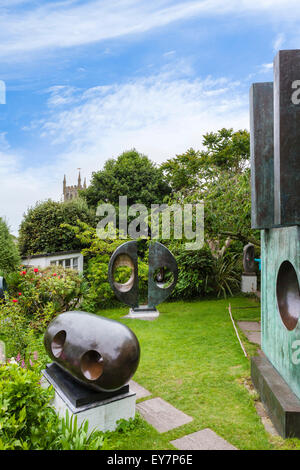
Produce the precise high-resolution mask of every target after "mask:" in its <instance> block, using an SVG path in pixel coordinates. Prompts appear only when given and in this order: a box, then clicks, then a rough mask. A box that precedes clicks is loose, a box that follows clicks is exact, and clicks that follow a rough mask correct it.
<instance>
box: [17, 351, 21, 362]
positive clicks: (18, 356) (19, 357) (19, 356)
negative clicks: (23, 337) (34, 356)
mask: <svg viewBox="0 0 300 470" xmlns="http://www.w3.org/2000/svg"><path fill="white" fill-rule="evenodd" d="M20 359H21V354H20V353H18V354H17V357H16V361H17V362H19V361H20Z"/></svg>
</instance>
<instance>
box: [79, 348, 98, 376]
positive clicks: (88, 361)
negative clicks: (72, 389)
mask: <svg viewBox="0 0 300 470" xmlns="http://www.w3.org/2000/svg"><path fill="white" fill-rule="evenodd" d="M81 371H82V373H83V375H84V376H85V378H86V379H88V380H97V379H98V378H99V377H100V376H101V375H102V373H103V359H102V356H101V354H99V353H98V352H97V351H94V350H90V351H87V352H86V353H84V355H83V356H82V358H81Z"/></svg>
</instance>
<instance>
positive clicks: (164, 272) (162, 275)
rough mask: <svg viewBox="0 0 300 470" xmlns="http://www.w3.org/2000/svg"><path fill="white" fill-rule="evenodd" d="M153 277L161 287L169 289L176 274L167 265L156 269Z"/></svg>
mask: <svg viewBox="0 0 300 470" xmlns="http://www.w3.org/2000/svg"><path fill="white" fill-rule="evenodd" d="M153 278H154V282H156V285H157V286H158V287H160V288H161V289H168V287H170V286H171V285H172V284H173V282H174V274H173V273H172V271H170V269H169V268H167V267H166V266H163V267H161V268H157V269H155V271H154V274H153Z"/></svg>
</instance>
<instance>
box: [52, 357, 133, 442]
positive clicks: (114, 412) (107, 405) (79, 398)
mask: <svg viewBox="0 0 300 470" xmlns="http://www.w3.org/2000/svg"><path fill="white" fill-rule="evenodd" d="M50 385H52V386H53V388H54V391H55V396H54V399H53V403H52V405H53V407H54V409H55V411H56V413H57V414H58V415H59V416H60V417H61V418H64V417H65V416H66V411H68V413H69V417H71V416H74V418H75V416H77V426H78V427H79V426H80V425H81V424H82V423H83V422H84V421H88V423H89V426H88V433H90V432H91V431H92V430H93V429H96V430H98V431H103V432H106V431H114V430H115V429H116V428H117V426H118V424H117V423H118V421H119V420H121V419H125V420H129V419H130V418H134V417H135V404H136V394H135V393H134V392H131V391H130V390H129V386H128V385H126V386H125V387H123V388H122V389H121V390H118V391H117V392H113V393H103V392H97V391H94V390H90V389H89V388H88V387H85V386H84V385H81V384H80V383H78V382H77V381H76V380H75V379H73V378H72V377H71V376H70V375H69V374H67V373H66V372H64V371H63V370H62V369H60V367H58V366H57V365H56V364H51V365H50V366H47V369H46V370H44V371H43V386H50Z"/></svg>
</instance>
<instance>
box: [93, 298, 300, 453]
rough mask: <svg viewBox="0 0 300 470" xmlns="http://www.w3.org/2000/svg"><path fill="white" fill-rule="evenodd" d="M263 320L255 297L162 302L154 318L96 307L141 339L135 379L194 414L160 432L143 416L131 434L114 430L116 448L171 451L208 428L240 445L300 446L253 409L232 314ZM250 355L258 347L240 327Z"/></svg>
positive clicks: (246, 365) (111, 442)
mask: <svg viewBox="0 0 300 470" xmlns="http://www.w3.org/2000/svg"><path fill="white" fill-rule="evenodd" d="M229 303H230V304H231V310H232V315H233V317H234V319H235V321H238V320H256V321H257V320H259V319H260V306H259V303H258V301H257V300H256V299H254V298H249V297H248V298H247V297H234V298H230V299H227V300H224V299H222V300H203V301H192V302H186V301H185V302H169V303H164V304H162V305H160V306H159V311H160V313H161V315H160V317H159V318H158V319H157V320H155V321H153V322H149V321H142V320H128V319H124V318H122V317H123V316H124V315H125V314H127V313H128V308H126V307H125V308H115V309H111V310H103V311H101V312H98V313H99V315H102V316H105V317H107V318H112V319H115V320H118V321H121V322H122V323H124V324H126V325H128V326H129V327H130V328H131V329H132V330H133V331H134V332H135V334H136V335H137V337H138V339H139V341H140V345H141V361H140V365H139V368H138V370H137V372H136V374H135V376H134V378H133V379H134V380H135V381H136V382H138V383H139V384H140V385H142V386H143V387H145V388H147V389H148V390H149V391H150V392H151V393H152V396H151V397H149V398H154V397H161V398H163V399H164V400H166V401H167V402H169V403H171V404H172V405H173V406H175V407H176V408H178V409H179V410H182V411H183V412H184V413H186V414H188V415H190V416H192V417H193V418H194V419H193V421H192V422H191V423H188V424H186V425H184V426H181V427H179V428H176V429H174V430H172V431H169V432H167V433H163V434H160V433H158V432H157V431H156V430H155V429H154V428H152V426H150V425H148V424H147V423H146V422H145V421H144V420H142V419H138V421H137V424H136V426H134V427H132V429H128V430H126V432H117V433H113V434H112V435H111V438H110V439H109V446H110V448H113V449H124V450H128V449H135V450H137V449H173V447H172V445H171V444H170V443H169V442H170V441H171V440H173V439H177V438H179V437H182V436H184V435H186V434H189V433H192V432H195V431H198V430H200V429H204V428H207V427H209V428H211V429H212V430H213V431H215V432H216V433H217V434H219V435H220V436H221V437H223V438H224V439H226V440H227V441H228V442H230V443H231V444H233V445H234V446H236V447H237V448H238V449H266V450H268V449H291V448H293V449H300V440H298V439H288V440H283V439H281V438H279V437H273V436H271V435H269V434H268V433H267V432H266V431H265V428H264V427H263V425H262V423H261V420H260V417H259V416H258V415H257V413H256V409H255V400H257V399H258V397H257V395H256V394H255V393H251V390H249V388H247V387H246V385H247V383H250V380H249V379H250V361H249V358H246V357H245V356H244V354H243V351H242V349H241V347H240V344H239V342H238V339H237V337H236V335H235V332H234V328H233V325H232V322H231V319H230V316H229V312H228V305H229ZM240 336H241V338H242V341H243V344H244V346H245V348H246V350H247V352H248V355H250V356H252V355H255V354H257V347H256V345H254V344H251V343H249V342H248V341H247V339H246V337H245V336H244V335H243V334H242V333H241V335H240Z"/></svg>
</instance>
